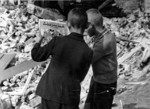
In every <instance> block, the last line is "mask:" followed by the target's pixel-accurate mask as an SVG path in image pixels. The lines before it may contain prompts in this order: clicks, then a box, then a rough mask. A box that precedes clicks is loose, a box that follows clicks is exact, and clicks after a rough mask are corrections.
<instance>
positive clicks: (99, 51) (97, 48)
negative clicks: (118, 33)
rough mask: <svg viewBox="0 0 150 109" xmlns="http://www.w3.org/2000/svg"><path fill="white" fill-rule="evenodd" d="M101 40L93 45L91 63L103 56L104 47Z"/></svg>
mask: <svg viewBox="0 0 150 109" xmlns="http://www.w3.org/2000/svg"><path fill="white" fill-rule="evenodd" d="M104 46H105V45H104V44H103V42H102V43H101V42H98V43H96V44H95V45H94V47H93V59H92V64H93V63H94V62H96V61H97V60H99V59H101V58H102V57H103V56H105V48H104Z"/></svg>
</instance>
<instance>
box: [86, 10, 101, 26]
mask: <svg viewBox="0 0 150 109" xmlns="http://www.w3.org/2000/svg"><path fill="white" fill-rule="evenodd" d="M86 12H87V15H88V20H89V22H90V23H92V24H93V25H94V26H95V27H102V26H103V16H102V14H101V13H100V12H99V10H97V9H94V8H91V9H89V10H87V11H86Z"/></svg>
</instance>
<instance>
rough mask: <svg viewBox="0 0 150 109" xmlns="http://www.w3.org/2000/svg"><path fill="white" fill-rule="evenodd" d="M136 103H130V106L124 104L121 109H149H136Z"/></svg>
mask: <svg viewBox="0 0 150 109" xmlns="http://www.w3.org/2000/svg"><path fill="white" fill-rule="evenodd" d="M136 105H137V104H136V103H131V104H125V105H124V106H123V109H150V108H144V107H139V108H136Z"/></svg>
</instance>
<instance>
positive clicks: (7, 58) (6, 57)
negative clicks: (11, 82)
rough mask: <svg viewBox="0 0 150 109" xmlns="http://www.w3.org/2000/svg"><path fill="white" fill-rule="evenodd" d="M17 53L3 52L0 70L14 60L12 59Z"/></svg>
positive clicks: (0, 59)
mask: <svg viewBox="0 0 150 109" xmlns="http://www.w3.org/2000/svg"><path fill="white" fill-rule="evenodd" d="M15 55H16V54H15V53H13V54H1V55H0V57H1V58H0V71H1V70H4V69H5V68H6V67H7V66H8V64H9V63H10V62H11V61H12V59H13V58H14V57H15Z"/></svg>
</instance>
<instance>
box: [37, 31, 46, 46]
mask: <svg viewBox="0 0 150 109" xmlns="http://www.w3.org/2000/svg"><path fill="white" fill-rule="evenodd" d="M44 35H45V34H44V30H41V31H40V32H38V33H37V34H36V42H37V43H41V42H42V39H43V38H44Z"/></svg>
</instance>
